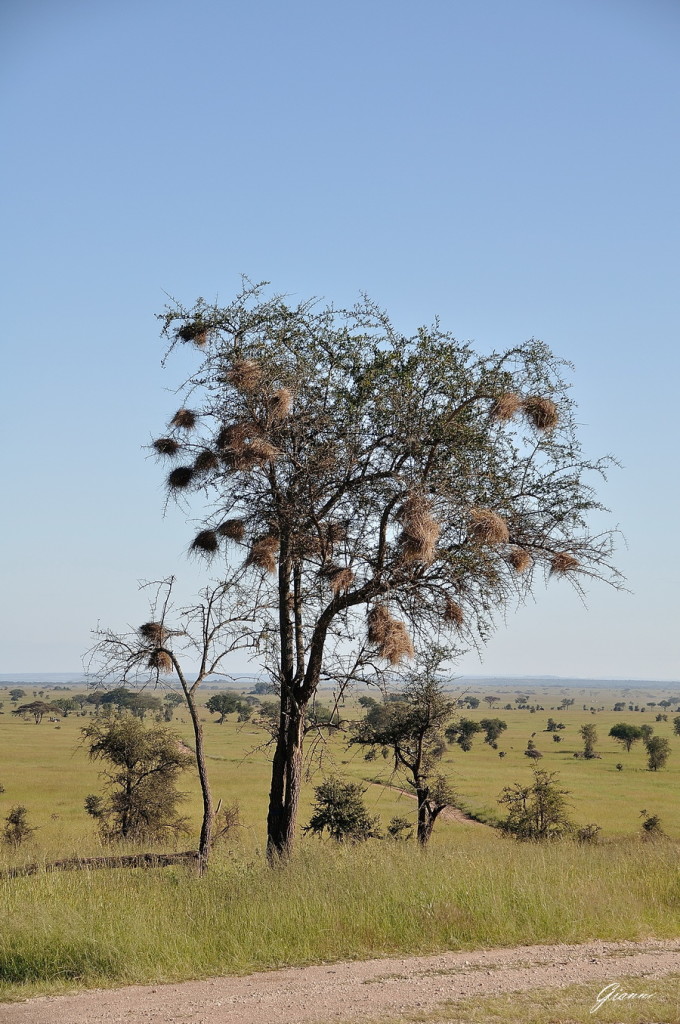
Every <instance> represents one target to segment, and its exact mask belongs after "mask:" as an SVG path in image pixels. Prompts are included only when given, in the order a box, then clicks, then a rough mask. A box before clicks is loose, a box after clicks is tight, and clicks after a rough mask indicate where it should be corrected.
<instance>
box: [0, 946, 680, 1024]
mask: <svg viewBox="0 0 680 1024" xmlns="http://www.w3.org/2000/svg"><path fill="white" fill-rule="evenodd" d="M675 972H680V939H678V940H673V941H666V942H662V941H656V940H650V941H648V942H642V943H634V942H622V943H611V942H593V943H590V944H588V945H578V946H565V945H560V946H522V947H518V948H513V949H493V950H489V951H477V952H474V953H441V954H439V955H437V956H424V957H408V958H397V959H389V960H366V961H361V962H355V963H338V964H325V965H322V966H317V967H303V968H289V969H286V970H280V971H267V972H263V973H260V974H251V975H248V976H247V977H242V978H234V977H228V978H212V979H209V980H208V981H189V982H183V983H182V984H176V985H149V986H133V987H130V988H122V989H110V990H101V989H98V990H95V991H89V992H83V993H81V994H80V995H75V996H60V997H57V998H45V999H31V1000H29V1001H28V1002H25V1003H20V1004H3V1005H1V1006H0V1024H344V1022H350V1021H361V1020H362V1019H363V1018H367V1017H373V1018H376V1017H380V1016H382V1015H385V1016H388V1015H391V1014H398V1013H400V1012H406V1011H421V1012H422V1011H426V1010H433V1009H435V1008H436V1007H437V1006H438V1005H440V1004H441V1003H443V1002H445V1001H447V1000H451V999H462V998H466V997H470V996H482V995H495V994H499V993H502V992H513V991H526V990H529V989H532V988H546V987H558V986H563V985H570V984H575V983H589V982H592V983H593V996H595V995H596V994H597V992H598V991H599V990H600V988H601V987H602V986H603V985H605V984H609V983H613V982H616V981H617V978H619V977H623V976H624V975H647V976H650V977H660V976H662V975H664V974H672V973H675Z"/></svg>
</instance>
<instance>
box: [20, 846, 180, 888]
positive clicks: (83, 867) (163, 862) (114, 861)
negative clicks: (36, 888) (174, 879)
mask: <svg viewBox="0 0 680 1024" xmlns="http://www.w3.org/2000/svg"><path fill="white" fill-rule="evenodd" d="M198 859H199V857H198V853H197V852H196V851H195V850H187V851H185V852H184V853H132V854H127V855H124V856H119V857H69V858H68V859H66V860H53V861H50V862H48V863H47V864H24V865H23V866H22V867H17V868H8V869H7V870H6V871H0V880H1V881H4V880H5V879H6V878H25V877H26V876H27V875H37V874H38V872H39V871H87V870H89V869H94V870H97V869H99V868H167V867H170V866H171V865H172V864H190V863H197V862H198Z"/></svg>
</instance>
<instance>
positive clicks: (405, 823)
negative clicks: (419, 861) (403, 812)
mask: <svg viewBox="0 0 680 1024" xmlns="http://www.w3.org/2000/svg"><path fill="white" fill-rule="evenodd" d="M387 834H388V836H389V837H390V839H394V840H395V841H396V842H406V841H408V840H409V839H412V838H413V822H412V821H409V820H408V818H401V817H399V816H398V815H395V816H394V817H393V818H391V819H390V823H389V825H388V826H387Z"/></svg>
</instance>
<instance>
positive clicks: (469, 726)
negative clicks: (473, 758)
mask: <svg viewBox="0 0 680 1024" xmlns="http://www.w3.org/2000/svg"><path fill="white" fill-rule="evenodd" d="M481 731H482V727H481V725H480V724H479V722H475V721H473V719H471V718H461V719H460V721H459V722H454V723H453V724H452V725H449V726H448V727H447V729H446V732H445V733H444V735H445V737H446V739H447V740H448V742H449V743H457V744H458V746H459V747H460V748H461V750H472V738H473V736H475V734H476V733H478V732H481Z"/></svg>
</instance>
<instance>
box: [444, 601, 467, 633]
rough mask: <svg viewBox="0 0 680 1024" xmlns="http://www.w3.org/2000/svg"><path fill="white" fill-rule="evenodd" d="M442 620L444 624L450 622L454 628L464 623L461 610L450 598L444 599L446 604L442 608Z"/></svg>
mask: <svg viewBox="0 0 680 1024" xmlns="http://www.w3.org/2000/svg"><path fill="white" fill-rule="evenodd" d="M444 619H445V621H446V622H452V623H453V624H454V625H455V626H462V625H463V623H464V621H465V616H464V614H463V609H462V608H461V606H460V605H459V604H458V602H457V601H454V600H453V598H452V597H447V598H446V604H445V606H444Z"/></svg>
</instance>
